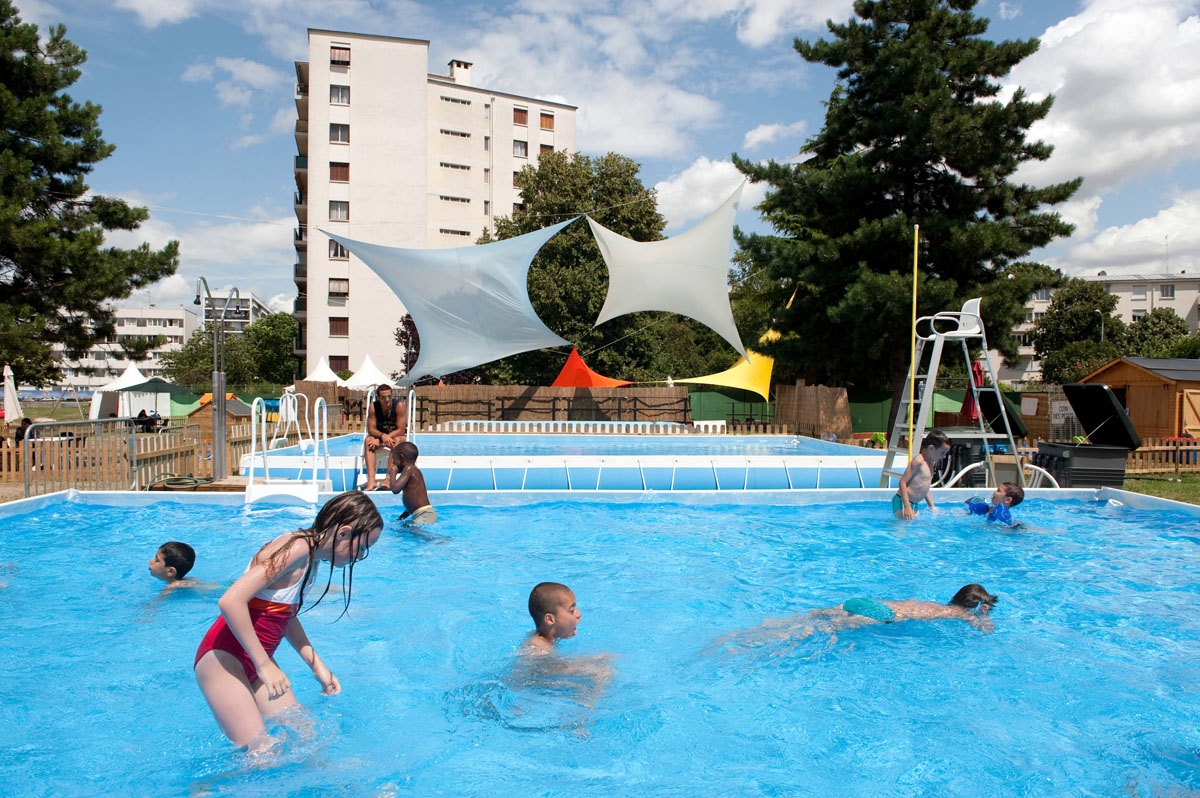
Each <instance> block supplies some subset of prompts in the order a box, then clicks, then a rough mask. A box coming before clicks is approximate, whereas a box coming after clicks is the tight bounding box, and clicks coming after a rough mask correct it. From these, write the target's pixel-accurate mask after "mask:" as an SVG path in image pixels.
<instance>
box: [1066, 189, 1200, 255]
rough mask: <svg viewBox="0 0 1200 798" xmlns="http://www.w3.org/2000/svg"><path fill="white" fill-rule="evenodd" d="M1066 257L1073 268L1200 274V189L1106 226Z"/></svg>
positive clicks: (1072, 249)
mask: <svg viewBox="0 0 1200 798" xmlns="http://www.w3.org/2000/svg"><path fill="white" fill-rule="evenodd" d="M1065 263H1066V266H1067V269H1066V270H1068V271H1070V272H1072V273H1093V272H1095V271H1096V269H1098V268H1103V269H1105V270H1106V271H1108V272H1109V273H1110V274H1117V273H1147V272H1150V273H1162V272H1171V273H1178V272H1180V271H1186V272H1187V273H1188V274H1193V275H1200V189H1197V190H1193V191H1188V192H1185V193H1182V194H1180V195H1179V196H1177V197H1176V198H1175V200H1174V202H1172V204H1171V205H1170V206H1169V207H1167V208H1164V209H1163V210H1162V211H1160V212H1159V213H1157V214H1155V215H1154V216H1151V217H1148V218H1145V219H1141V220H1139V221H1137V222H1134V223H1132V224H1126V225H1120V226H1114V227H1109V228H1106V229H1104V230H1101V231H1100V232H1099V233H1098V234H1097V235H1096V236H1095V237H1094V238H1092V239H1091V240H1090V241H1088V242H1086V243H1082V244H1079V245H1077V246H1074V247H1071V248H1070V250H1069V252H1068V254H1067V256H1066V258H1065Z"/></svg>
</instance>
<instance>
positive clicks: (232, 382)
mask: <svg viewBox="0 0 1200 798" xmlns="http://www.w3.org/2000/svg"><path fill="white" fill-rule="evenodd" d="M256 323H257V322H256ZM251 326H253V325H251ZM215 328H216V327H215V325H213V324H205V325H204V326H203V327H201V328H200V329H198V330H196V331H195V332H194V333H192V337H191V338H188V339H187V341H186V342H184V344H183V346H182V347H180V348H179V349H176V350H174V351H172V352H167V353H166V354H164V355H163V356H162V358H161V359H160V360H159V363H160V364H161V365H162V371H163V376H164V377H166V378H167V379H168V380H170V381H171V382H175V383H179V384H180V385H193V386H196V387H198V388H202V389H204V390H208V389H209V388H211V387H212V373H213V338H212V337H213V331H214V330H215ZM246 329H247V330H249V329H250V327H247V328H246ZM256 359H257V354H256V353H255V351H254V347H253V346H252V345H251V343H250V341H249V339H247V338H246V337H244V336H242V335H235V334H232V333H226V335H225V384H226V385H227V386H229V387H230V388H233V387H235V386H243V385H250V384H251V383H254V382H259V381H260V380H259V379H258V365H257V362H256ZM290 379H291V378H290V377H289V378H288V381H290ZM262 381H263V382H275V380H262ZM283 381H284V380H279V382H283Z"/></svg>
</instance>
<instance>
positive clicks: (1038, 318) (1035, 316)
mask: <svg viewBox="0 0 1200 798" xmlns="http://www.w3.org/2000/svg"><path fill="white" fill-rule="evenodd" d="M1045 315H1046V312H1045V311H1042V310H1039V311H1035V312H1034V314H1033V320H1034V321H1041V320H1042V317H1044V316H1045Z"/></svg>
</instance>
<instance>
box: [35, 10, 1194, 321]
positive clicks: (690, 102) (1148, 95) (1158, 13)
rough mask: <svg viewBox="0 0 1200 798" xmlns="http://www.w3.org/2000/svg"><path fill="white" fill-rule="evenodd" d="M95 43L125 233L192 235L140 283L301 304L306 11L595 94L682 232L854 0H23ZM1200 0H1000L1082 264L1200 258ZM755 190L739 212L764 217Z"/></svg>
mask: <svg viewBox="0 0 1200 798" xmlns="http://www.w3.org/2000/svg"><path fill="white" fill-rule="evenodd" d="M16 5H17V7H18V8H19V9H20V11H21V15H22V17H23V18H24V19H25V20H27V21H32V22H36V23H37V24H38V25H40V26H42V27H43V28H44V27H45V26H46V25H49V24H53V23H62V24H65V25H66V26H67V28H68V35H69V37H70V38H71V39H72V40H73V41H75V42H77V43H79V44H80V45H82V46H83V47H84V48H85V49H87V51H88V55H89V59H88V63H87V64H86V65H85V74H84V76H83V77H82V78H81V79H80V81H79V82H78V83H77V84H76V85H75V86H74V87H73V88H72V90H71V94H72V96H73V97H75V99H77V100H90V101H92V102H95V103H98V104H100V105H101V106H103V108H104V113H103V115H102V117H101V126H102V128H103V130H104V133H105V137H106V138H107V140H108V141H110V142H111V143H113V144H115V145H116V146H117V151H116V153H115V154H114V155H113V157H112V158H110V159H108V160H107V161H105V162H104V163H102V164H101V165H99V166H98V168H97V169H96V170H95V172H94V173H93V175H92V177H91V180H90V181H89V183H90V185H91V188H92V189H93V190H94V191H95V192H97V193H101V194H108V195H116V196H121V197H124V198H127V199H129V200H131V201H133V202H136V203H138V204H142V205H146V206H149V207H150V209H151V220H150V221H149V222H148V223H147V224H146V225H144V226H143V228H142V229H141V230H139V231H138V232H137V233H136V234H133V235H122V236H114V238H113V241H114V243H117V244H119V245H122V246H128V245H133V244H135V243H139V242H141V241H149V242H150V243H152V244H154V245H156V246H158V245H161V244H162V243H163V242H165V241H167V240H170V239H178V240H179V241H180V244H181V252H182V264H181V267H180V271H179V274H178V275H177V276H176V277H173V278H170V279H169V280H166V281H164V282H163V283H161V284H159V285H157V286H155V287H154V288H153V289H151V290H150V291H148V292H139V293H138V294H137V295H135V296H134V297H133V303H134V304H145V303H146V302H147V301H153V302H156V303H159V304H163V305H174V304H178V303H181V302H182V303H190V301H191V298H192V295H193V291H194V285H195V280H196V277H197V276H198V275H201V274H203V275H204V276H205V277H206V278H207V279H208V281H209V283H210V285H211V286H212V287H213V288H214V289H216V288H219V287H224V286H229V285H237V286H238V287H239V288H240V289H241V290H242V291H243V292H245V291H247V290H248V289H249V290H253V291H254V292H255V293H256V294H258V295H259V296H261V297H262V298H263V299H266V300H269V301H270V302H271V303H272V305H273V306H274V307H276V308H277V309H284V308H290V300H291V298H292V297H293V296H294V295H295V287H294V285H293V284H292V282H291V272H292V267H291V264H292V262H293V261H294V250H293V249H292V245H291V240H292V229H293V228H294V227H295V224H296V219H295V215H294V213H293V211H292V194H293V191H294V190H295V183H294V182H293V178H292V168H291V159H292V156H293V154H294V153H295V142H294V140H293V137H292V126H293V123H294V120H295V106H294V104H293V100H292V97H293V85H294V82H295V70H294V67H293V62H294V61H295V60H297V59H301V60H303V59H305V58H307V44H306V34H305V31H306V29H307V28H310V27H313V28H327V29H334V30H351V31H356V32H369V33H378V34H383V35H390V36H403V37H409V38H417V39H427V40H429V41H430V63H429V69H430V71H431V72H440V73H445V71H446V67H445V65H446V63H447V62H448V61H449V60H450V59H452V58H460V59H465V60H468V61H471V62H473V63H474V65H475V67H474V69H473V70H472V79H473V82H474V83H475V84H476V85H479V86H485V87H489V88H493V89H496V90H500V91H510V92H515V93H520V94H526V95H532V96H538V97H544V98H547V99H556V100H561V101H563V102H567V103H570V104H572V105H576V106H578V107H579V116H578V121H579V128H578V137H577V139H578V140H577V143H578V145H579V148H580V150H581V151H582V152H584V153H587V154H600V153H604V152H608V151H615V152H619V153H621V154H623V155H627V156H629V157H631V158H633V159H635V160H637V161H638V162H639V163H641V164H642V165H643V169H642V176H643V180H644V182H645V183H646V184H647V185H652V186H655V187H656V188H657V189H658V191H659V209H660V210H661V211H662V212H663V213H664V215H665V216H666V217H667V219H668V222H669V225H670V227H669V230H668V233H671V232H678V231H681V230H683V229H686V228H687V227H688V226H689V225H690V224H692V223H694V222H695V221H697V220H698V219H699V218H701V217H702V216H704V215H705V214H707V213H708V212H710V211H711V210H712V209H714V208H715V207H716V206H717V205H718V204H719V203H720V202H721V201H722V200H723V199H724V198H725V197H726V196H727V195H728V194H729V193H730V191H732V189H733V187H734V186H735V185H736V183H737V182H738V180H739V177H738V175H737V174H736V171H735V170H734V169H733V166H732V164H731V162H730V154H731V153H734V152H736V153H738V154H739V155H741V156H744V157H748V158H753V159H767V158H775V159H784V158H788V157H791V156H794V155H795V154H796V153H797V152H798V151H799V149H800V147H801V146H802V144H803V141H804V139H805V138H806V137H807V136H809V135H812V134H813V133H814V132H816V131H817V130H819V129H820V127H821V125H822V122H823V114H824V111H823V107H822V105H821V103H822V101H824V100H825V99H827V98H828V96H829V93H830V90H831V89H832V87H833V74H832V71H831V70H829V69H826V68H824V67H818V66H812V65H809V64H806V63H805V62H804V61H803V59H801V58H800V57H799V56H798V55H797V54H796V53H795V51H794V50H793V49H792V40H793V39H794V38H796V37H800V38H805V39H815V38H818V37H820V36H822V35H824V33H825V27H824V20H826V19H828V18H835V19H845V18H847V17H848V16H850V15H851V13H852V11H851V9H852V3H851V2H849V0H577V2H562V0H520V1H519V2H508V3H504V2H490V3H470V2H412V1H409V0H16ZM1198 7H1200V0H1174V1H1172V0H1164V1H1162V2H1155V0H1087V1H1082V0H1070V1H1068V0H1016V1H1015V2H997V1H996V0H983V2H980V3H979V5H978V6H977V7H976V9H975V11H976V13H977V14H979V15H981V16H985V17H988V18H989V19H991V21H992V23H991V27H990V29H989V35H990V36H991V37H992V38H995V39H1008V38H1027V37H1038V38H1040V39H1041V40H1042V46H1041V49H1040V50H1039V52H1038V53H1036V54H1035V55H1034V56H1031V57H1030V58H1029V59H1027V60H1026V61H1024V62H1023V63H1022V64H1020V65H1019V66H1018V67H1017V69H1016V70H1015V71H1014V73H1013V75H1012V76H1011V79H1010V80H1009V81H1007V86H1008V87H1009V88H1011V87H1012V86H1015V85H1021V86H1023V87H1025V89H1026V90H1027V91H1028V92H1029V93H1030V94H1032V95H1033V96H1035V97H1040V96H1043V95H1045V94H1046V93H1053V94H1054V95H1055V97H1056V101H1055V107H1054V110H1053V111H1052V112H1051V115H1050V116H1049V117H1048V118H1047V119H1046V120H1044V122H1042V123H1040V124H1039V125H1038V126H1037V127H1035V129H1034V131H1033V135H1034V136H1036V137H1037V138H1041V139H1043V140H1046V141H1048V142H1050V143H1052V144H1054V145H1055V146H1056V151H1055V155H1054V157H1053V158H1052V159H1051V160H1050V161H1049V162H1048V163H1046V164H1040V165H1037V166H1035V167H1033V168H1031V169H1029V170H1028V171H1026V172H1023V173H1022V175H1021V177H1022V178H1023V179H1025V180H1026V181H1027V182H1031V183H1035V184H1044V183H1047V182H1052V181H1058V180H1063V179H1067V178H1070V177H1074V176H1077V175H1082V176H1084V178H1085V182H1084V186H1083V188H1082V189H1081V190H1080V192H1079V193H1078V194H1077V195H1076V197H1075V198H1074V199H1073V200H1072V201H1071V202H1069V203H1066V204H1065V205H1063V206H1060V207H1059V210H1060V211H1061V212H1062V213H1063V214H1064V215H1065V216H1066V217H1067V218H1068V219H1069V220H1070V221H1072V222H1074V223H1075V224H1076V225H1077V230H1076V233H1075V235H1074V236H1072V237H1071V238H1070V239H1069V240H1066V241H1062V242H1058V243H1056V244H1055V245H1054V246H1053V247H1050V248H1048V249H1047V250H1045V251H1043V252H1041V253H1037V255H1038V257H1039V258H1040V259H1042V260H1043V261H1044V262H1047V263H1050V264H1051V265H1053V266H1056V267H1058V268H1061V269H1063V271H1064V272H1066V273H1068V274H1071V275H1079V274H1094V273H1096V272H1097V271H1099V270H1101V269H1104V270H1107V271H1108V273H1110V274H1118V273H1142V272H1163V271H1171V272H1174V273H1179V272H1180V271H1186V272H1187V273H1188V274H1196V275H1200V155H1198V154H1200V16H1197V14H1198ZM761 192H762V189H761V188H755V187H751V188H750V190H749V191H748V192H747V194H746V195H745V198H746V200H749V201H744V202H743V204H742V211H741V212H740V213H739V215H738V223H739V224H740V225H741V226H743V227H745V228H751V229H759V224H758V221H757V214H756V213H755V212H754V211H753V208H752V206H753V203H754V202H755V201H757V199H758V198H760V197H761Z"/></svg>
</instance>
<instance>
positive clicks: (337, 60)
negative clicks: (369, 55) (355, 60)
mask: <svg viewBox="0 0 1200 798" xmlns="http://www.w3.org/2000/svg"><path fill="white" fill-rule="evenodd" d="M329 65H330V66H340V67H348V66H350V48H349V47H337V46H334V47H330V48H329Z"/></svg>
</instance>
